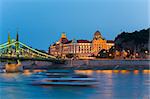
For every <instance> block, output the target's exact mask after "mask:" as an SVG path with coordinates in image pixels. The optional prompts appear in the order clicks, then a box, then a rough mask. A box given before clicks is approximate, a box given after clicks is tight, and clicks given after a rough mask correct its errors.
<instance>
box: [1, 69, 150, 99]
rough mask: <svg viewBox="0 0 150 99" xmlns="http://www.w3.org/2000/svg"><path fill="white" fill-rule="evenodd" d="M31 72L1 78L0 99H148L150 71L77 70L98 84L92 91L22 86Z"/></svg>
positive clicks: (67, 87) (61, 87)
mask: <svg viewBox="0 0 150 99" xmlns="http://www.w3.org/2000/svg"><path fill="white" fill-rule="evenodd" d="M34 72H42V71H41V70H35V71H30V70H25V71H24V72H23V73H1V74H0V81H1V82H0V88H1V90H2V91H1V92H0V96H2V97H1V98H2V99H43V98H44V99H51V98H52V99H100V98H101V99H122V98H123V99H136V98H137V97H138V98H139V99H144V98H145V99H148V98H149V96H148V94H149V87H150V80H149V74H150V70H143V71H138V70H134V71H128V70H76V71H75V72H76V73H83V74H88V75H92V76H94V77H96V78H97V80H98V82H99V84H98V85H97V86H95V87H72V86H32V85H28V84H23V83H21V82H25V80H26V79H27V78H28V77H29V75H32V73H34Z"/></svg>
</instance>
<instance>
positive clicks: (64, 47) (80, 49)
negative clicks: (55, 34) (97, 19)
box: [49, 31, 114, 59]
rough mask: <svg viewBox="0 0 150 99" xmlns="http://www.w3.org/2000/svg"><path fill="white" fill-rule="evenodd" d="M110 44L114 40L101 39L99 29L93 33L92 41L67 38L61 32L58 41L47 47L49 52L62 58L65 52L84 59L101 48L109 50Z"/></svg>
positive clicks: (64, 56)
mask: <svg viewBox="0 0 150 99" xmlns="http://www.w3.org/2000/svg"><path fill="white" fill-rule="evenodd" d="M112 46H114V41H111V40H105V39H103V37H102V35H101V33H100V32H99V31H96V32H95V33H94V37H93V40H92V41H89V40H74V39H73V40H68V39H67V37H66V35H65V33H62V36H61V38H60V39H59V41H58V42H56V43H54V44H53V45H51V46H50V47H49V54H51V55H54V56H56V57H59V56H60V57H62V58H66V55H67V54H74V55H75V56H76V57H77V58H80V59H81V58H83V59H85V58H89V57H91V56H93V55H94V56H96V55H97V54H98V52H99V51H101V50H102V49H106V50H109V49H110V48H111V47H112Z"/></svg>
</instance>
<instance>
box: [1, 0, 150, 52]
mask: <svg viewBox="0 0 150 99" xmlns="http://www.w3.org/2000/svg"><path fill="white" fill-rule="evenodd" d="M148 16H149V12H148V0H0V20H1V21H0V42H1V43H2V42H5V41H6V40H7V35H8V31H10V33H11V36H12V37H13V38H15V35H16V30H19V35H20V41H21V42H23V43H25V44H27V45H29V46H32V47H33V48H38V49H44V50H47V49H48V47H49V45H50V44H52V43H53V42H55V41H57V40H58V39H59V38H60V36H61V33H62V32H66V34H67V37H68V38H69V39H72V38H75V39H89V40H91V39H92V38H93V33H94V32H95V31H96V30H99V31H100V32H101V33H102V35H103V37H104V38H106V39H114V38H115V37H116V36H117V34H119V33H120V32H122V31H127V32H132V31H135V30H140V29H144V28H148V27H149V26H150V21H149V20H148V19H149V17H148Z"/></svg>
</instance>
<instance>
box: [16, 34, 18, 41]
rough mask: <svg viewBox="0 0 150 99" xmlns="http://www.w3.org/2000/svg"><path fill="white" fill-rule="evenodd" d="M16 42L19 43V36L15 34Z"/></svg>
mask: <svg viewBox="0 0 150 99" xmlns="http://www.w3.org/2000/svg"><path fill="white" fill-rule="evenodd" d="M16 41H19V34H18V32H17V35H16Z"/></svg>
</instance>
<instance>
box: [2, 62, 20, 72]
mask: <svg viewBox="0 0 150 99" xmlns="http://www.w3.org/2000/svg"><path fill="white" fill-rule="evenodd" d="M5 70H6V72H9V73H15V72H21V71H22V70H23V67H22V65H21V63H20V62H18V63H17V64H13V63H7V64H6V65H5Z"/></svg>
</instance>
